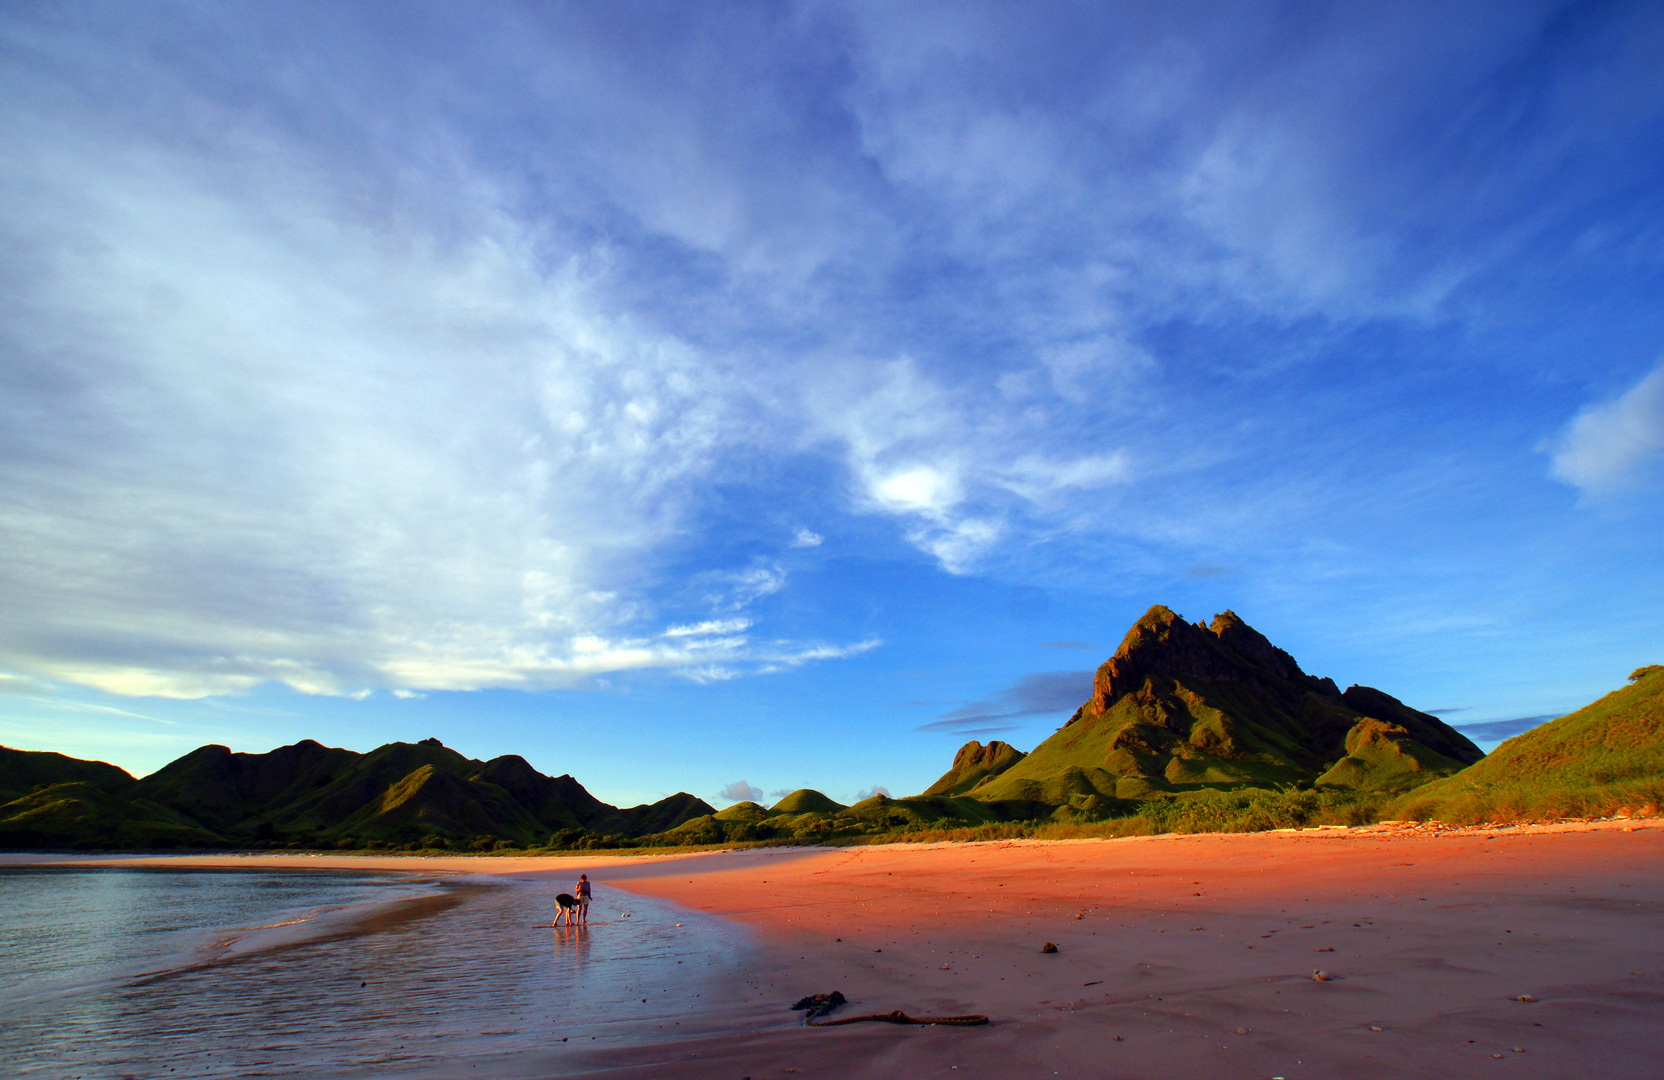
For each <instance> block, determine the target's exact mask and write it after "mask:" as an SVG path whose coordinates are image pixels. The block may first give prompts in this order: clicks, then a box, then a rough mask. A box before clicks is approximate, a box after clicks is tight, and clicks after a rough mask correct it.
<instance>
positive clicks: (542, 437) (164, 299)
mask: <svg viewBox="0 0 1664 1080" xmlns="http://www.w3.org/2000/svg"><path fill="white" fill-rule="evenodd" d="M193 108H200V109H202V110H206V111H207V112H208V113H209V115H207V116H206V117H204V116H198V117H196V119H197V120H198V121H199V122H201V123H203V124H204V126H207V127H220V128H223V129H224V130H225V131H227V132H228V133H229V134H228V138H227V142H228V143H230V144H232V145H233V148H234V150H233V151H226V152H225V153H223V154H217V155H216V154H210V153H207V152H204V151H199V150H196V149H194V148H168V147H166V146H164V145H162V144H160V143H157V142H153V141H147V140H146V139H145V138H143V137H142V134H143V133H129V134H124V133H118V132H113V131H108V130H98V129H96V126H89V127H83V128H82V129H80V130H79V131H71V132H69V133H67V134H66V133H65V132H64V131H62V130H58V129H56V128H53V127H51V126H50V125H43V124H41V123H38V122H37V121H36V120H35V118H33V117H31V116H30V115H29V113H28V111H27V110H26V109H24V108H14V109H13V110H11V111H10V112H8V113H6V114H4V115H0V133H3V134H4V136H5V137H6V142H7V144H8V153H7V155H6V156H5V161H4V163H0V187H3V188H4V190H5V191H7V192H8V193H9V194H8V195H7V196H6V198H4V199H3V200H0V237H3V239H4V240H5V242H6V244H7V245H9V247H10V249H11V250H12V251H13V252H15V253H17V255H16V257H15V258H14V260H13V261H12V262H11V263H9V264H8V266H9V268H10V275H9V277H8V284H9V288H8V289H7V290H6V292H7V294H8V295H7V296H6V298H5V299H4V300H3V301H0V303H3V304H4V311H5V319H4V325H3V327H0V347H3V348H4V349H5V350H6V352H7V354H8V356H9V357H10V358H11V360H10V362H11V363H12V364H13V365H14V367H13V369H12V370H13V371H14V372H23V371H29V370H35V371H39V372H49V373H51V374H50V376H49V377H46V378H41V379H39V380H36V381H34V382H27V381H25V382H21V383H14V387H13V392H12V393H10V394H9V395H7V396H6V400H4V401H0V427H4V428H6V429H8V430H9V435H8V436H7V444H6V445H5V446H3V447H0V450H4V451H5V452H4V453H3V454H0V481H3V483H4V485H5V487H6V489H7V491H8V495H9V498H8V500H7V501H6V503H5V504H4V506H3V507H0V536H3V537H4V540H5V547H6V549H7V551H8V558H7V559H6V560H4V561H3V562H0V592H4V594H5V595H7V597H8V603H7V605H6V607H7V610H6V613H5V615H4V616H3V617H0V664H3V665H5V666H6V667H8V668H10V669H12V670H14V671H17V672H32V673H35V674H39V675H43V676H45V677H47V678H50V679H58V680H62V681H66V682H74V683H79V684H83V685H87V686H93V687H97V688H99V689H102V690H105V691H108V692H111V693H116V694H124V695H142V696H159V697H178V698H195V697H203V696H212V695H224V694H235V693H239V692H243V691H246V690H249V689H251V688H252V687H254V686H256V685H258V684H259V683H261V682H265V681H275V682H281V683H284V684H287V685H289V686H291V687H293V688H295V689H297V690H300V691H302V692H306V693H321V694H362V693H364V692H365V691H366V690H367V689H370V688H387V689H391V690H395V691H398V692H401V693H406V694H414V693H420V692H421V691H423V690H430V689H432V690H438V689H474V688H479V687H485V686H515V687H526V688H537V687H546V686H561V685H570V684H572V683H574V682H577V681H581V680H584V679H587V678H590V677H593V676H594V675H596V674H603V673H609V672H619V671H627V670H635V669H642V668H663V669H667V670H672V671H677V670H682V671H690V672H698V673H700V674H699V677H701V678H718V677H723V676H725V675H726V674H729V673H732V672H734V671H737V670H744V669H747V668H754V667H755V666H757V665H758V664H769V665H773V664H777V663H780V662H785V663H793V662H805V661H806V659H807V658H810V657H812V656H816V655H827V656H831V655H839V653H838V652H837V649H836V648H835V647H834V648H833V649H832V651H830V652H826V651H824V650H825V649H826V647H825V646H822V645H820V644H816V643H809V644H802V645H800V646H798V647H796V648H795V651H794V649H792V648H782V647H777V646H770V647H769V648H768V649H767V650H766V653H767V655H766V657H765V658H764V659H761V660H753V659H752V658H751V657H750V655H749V654H748V653H747V651H746V647H745V646H746V642H745V639H744V638H743V637H738V636H735V635H737V634H739V633H740V632H741V631H742V630H743V629H745V628H746V627H748V626H749V625H750V622H749V620H740V619H726V620H715V621H711V622H707V623H702V624H693V625H684V626H674V627H671V628H670V629H669V631H667V632H665V633H663V635H662V637H661V638H660V639H659V640H654V639H653V638H652V636H651V635H650V634H648V635H647V636H643V634H642V633H641V632H640V630H639V629H638V628H640V627H641V626H642V625H643V624H644V623H648V624H650V623H651V621H652V612H651V608H650V606H647V605H646V604H645V603H644V598H643V597H642V595H641V594H640V592H639V591H637V590H635V589H634V587H633V584H632V583H633V581H634V580H635V579H636V578H637V577H638V576H639V575H640V569H641V566H642V565H643V562H644V561H650V560H651V559H652V558H653V557H654V553H655V552H656V551H657V550H658V549H659V547H660V546H661V545H663V544H664V543H665V542H667V541H668V540H669V539H670V538H672V537H674V536H676V535H678V534H679V532H680V531H681V530H682V529H684V528H685V517H686V513H687V508H688V507H689V506H690V505H692V504H693V503H694V502H696V501H697V500H698V499H699V498H700V497H701V494H700V493H701V490H702V485H703V484H704V483H705V482H706V480H707V478H708V477H709V476H710V474H711V473H712V471H713V469H715V468H716V467H717V466H718V463H719V462H721V461H722V460H723V459H724V457H725V455H730V454H733V453H736V452H742V451H745V450H746V449H747V448H748V447H749V446H750V445H751V443H750V440H751V435H750V434H748V433H749V432H752V431H756V430H758V429H757V425H756V424H754V423H752V422H750V419H749V418H750V417H751V416H752V415H753V413H754V411H755V405H754V403H753V402H752V400H751V398H750V396H749V391H748V389H747V387H746V386H745V384H744V383H743V382H741V381H737V380H734V379H733V378H731V377H730V375H731V373H730V372H729V371H728V369H727V368H725V367H724V364H723V363H722V362H719V361H718V360H716V359H715V358H713V357H711V356H709V355H706V354H705V353H703V352H701V351H700V350H698V349H696V348H694V347H692V346H690V345H688V344H686V343H685V342H683V341H681V340H679V339H677V338H675V337H673V336H670V335H667V334H665V333H662V332H658V331H655V330H652V329H649V328H647V327H645V326H643V325H641V324H640V323H639V322H638V321H636V320H635V319H633V318H631V317H630V316H629V315H627V314H623V313H622V312H621V311H620V310H618V309H617V308H616V306H614V305H611V304H610V303H609V302H608V300H607V298H606V281H607V275H608V274H609V273H611V269H610V268H611V262H610V256H609V255H608V253H607V252H606V250H605V249H581V248H571V247H568V246H562V244H560V243H557V242H556V241H555V240H554V239H552V238H551V237H550V236H549V235H547V233H546V232H545V231H544V230H542V229H541V228H540V227H539V226H537V225H535V224H530V223H527V222H525V221H523V220H521V219H519V218H518V217H516V216H515V215H514V214H512V213H510V212H509V211H508V210H507V209H506V208H505V206H504V204H503V202H502V201H501V196H500V194H499V193H498V192H497V191H495V190H494V189H493V187H492V186H491V184H490V183H489V182H487V181H486V180H485V178H484V177H483V176H481V175H479V174H473V173H467V172H463V173H459V174H458V175H456V176H454V177H452V178H451V180H452V183H453V190H454V191H455V192H461V193H463V197H462V198H460V199H458V200H456V201H454V202H453V203H452V204H451V205H449V206H448V212H449V213H450V214H452V215H453V217H454V219H455V220H456V224H457V227H456V228H455V229H453V230H452V231H451V232H449V233H441V232H438V231H435V230H434V229H432V228H430V227H428V225H425V224H423V223H422V222H420V221H418V220H411V219H407V218H405V217H401V216H400V215H397V214H393V215H385V214H370V215H366V214H365V213H364V212H363V208H362V207H360V206H359V205H357V203H356V202H355V200H354V194H353V192H352V191H351V190H350V188H351V183H352V182H353V181H355V180H362V179H363V178H362V177H355V176H354V175H353V174H352V172H351V163H326V162H323V161H319V160H315V159H314V157H313V152H312V149H311V148H307V147H303V146H301V145H298V144H295V143H291V142H286V141H284V140H283V139H282V137H281V136H279V135H277V134H274V133H272V132H267V131H263V130H260V129H258V128H257V127H255V126H252V125H251V124H250V123H249V121H248V119H247V118H246V117H245V116H241V115H237V114H229V113H227V114H214V113H213V110H212V109H211V107H210V106H207V105H204V104H203V103H201V102H195V103H193ZM239 155H241V156H239ZM457 167H458V168H460V166H457ZM337 172H339V173H340V174H341V175H340V176H339V177H336V176H335V175H334V174H335V173H337ZM325 177H331V178H332V179H338V180H339V181H340V183H339V185H338V186H331V184H330V183H326V182H325V179H324V178H325ZM19 266H24V267H27V268H28V272H27V273H23V274H19V273H17V268H18V267H19ZM762 437H767V433H766V431H764V432H762ZM709 581H710V583H711V584H712V585H713V586H714V587H715V588H716V591H717V592H719V593H720V605H719V606H720V607H721V608H722V609H725V610H730V611H731V610H737V609H739V608H741V607H744V606H745V605H747V604H750V603H752V602H754V601H755V600H757V599H759V598H761V597H763V596H767V595H769V594H771V593H773V592H777V591H778V590H780V589H781V588H783V587H784V586H785V583H786V574H785V572H784V571H783V570H782V569H781V568H780V567H778V566H775V565H773V564H769V563H762V562H759V563H757V564H754V565H752V566H750V567H747V568H744V569H741V570H737V571H729V572H714V573H712V574H710V575H709ZM632 630H635V631H636V632H632ZM848 648H851V649H854V650H856V651H859V650H860V646H850V647H848ZM849 654H851V653H844V654H843V655H849ZM713 656H714V657H715V658H716V659H720V660H721V661H722V663H720V664H718V663H715V662H713ZM735 665H740V666H739V667H735Z"/></svg>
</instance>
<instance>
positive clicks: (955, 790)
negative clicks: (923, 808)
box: [925, 739, 1027, 795]
mask: <svg viewBox="0 0 1664 1080" xmlns="http://www.w3.org/2000/svg"><path fill="white" fill-rule="evenodd" d="M1026 756H1027V755H1025V754H1024V753H1023V752H1022V751H1021V750H1018V749H1017V748H1016V747H1014V746H1012V745H1011V744H1009V743H1003V742H1000V741H999V740H998V739H995V740H993V741H991V742H990V743H989V744H988V745H987V746H983V745H982V744H981V743H979V742H977V741H976V740H975V739H973V740H971V741H970V742H968V743H966V744H965V745H964V746H961V747H960V748H959V753H957V754H955V755H954V756H953V767H952V768H951V769H949V770H948V771H947V772H945V773H943V774H942V778H941V779H940V780H938V781H936V782H935V783H934V784H932V785H930V787H929V788H928V789H926V790H925V794H926V795H962V794H964V793H965V792H967V791H969V790H971V789H972V788H974V787H976V786H977V785H978V784H980V783H982V782H983V781H984V780H987V779H988V778H989V777H992V776H998V775H999V774H1000V773H1002V772H1004V771H1005V770H1007V769H1009V768H1011V766H1013V765H1015V764H1017V762H1019V761H1021V760H1023V758H1024V757H1026Z"/></svg>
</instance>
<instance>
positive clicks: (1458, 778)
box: [1386, 664, 1664, 823]
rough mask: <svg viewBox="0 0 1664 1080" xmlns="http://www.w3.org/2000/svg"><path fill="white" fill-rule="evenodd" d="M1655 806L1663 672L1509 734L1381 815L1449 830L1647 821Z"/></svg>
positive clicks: (1663, 725)
mask: <svg viewBox="0 0 1664 1080" xmlns="http://www.w3.org/2000/svg"><path fill="white" fill-rule="evenodd" d="M1660 804H1664V667H1661V666H1659V665H1656V664H1654V665H1652V666H1650V667H1644V668H1641V669H1639V670H1637V671H1636V672H1634V673H1633V674H1632V675H1630V683H1629V685H1628V686H1625V687H1623V688H1622V689H1619V690H1614V691H1612V692H1611V693H1610V694H1607V695H1606V696H1605V697H1603V698H1601V699H1600V700H1599V701H1596V702H1593V703H1591V704H1589V705H1585V706H1584V707H1583V708H1581V709H1579V710H1577V711H1576V712H1574V713H1570V714H1568V715H1566V716H1562V717H1561V718H1560V719H1558V720H1551V721H1549V722H1548V723H1546V724H1543V725H1541V726H1539V727H1535V728H1532V729H1531V730H1530V731H1527V732H1525V733H1524V734H1522V735H1516V736H1514V737H1513V738H1512V739H1509V740H1508V741H1507V742H1505V743H1503V744H1502V745H1501V746H1498V747H1497V748H1496V749H1495V750H1493V751H1492V752H1491V754H1490V756H1489V757H1487V758H1486V759H1485V760H1484V761H1481V762H1480V763H1479V764H1477V765H1474V766H1472V767H1471V768H1468V769H1465V770H1463V771H1462V772H1460V773H1458V774H1457V775H1455V776H1452V777H1450V778H1448V779H1445V780H1440V781H1438V782H1437V783H1433V784H1428V785H1427V786H1426V787H1423V788H1418V789H1417V790H1416V791H1414V792H1412V793H1410V794H1409V795H1407V796H1405V797H1404V798H1403V799H1401V800H1400V801H1399V802H1397V803H1396V804H1394V805H1393V806H1390V807H1388V808H1387V811H1386V813H1387V815H1388V816H1396V817H1407V818H1420V819H1427V818H1437V819H1439V820H1442V821H1451V822H1467V823H1472V822H1480V821H1512V820H1520V819H1535V818H1554V817H1565V816H1585V815H1599V814H1607V813H1611V812H1613V811H1618V810H1628V811H1630V812H1633V813H1647V814H1656V813H1658V808H1659V806H1660Z"/></svg>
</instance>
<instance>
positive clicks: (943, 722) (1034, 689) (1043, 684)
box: [917, 671, 1092, 735]
mask: <svg viewBox="0 0 1664 1080" xmlns="http://www.w3.org/2000/svg"><path fill="white" fill-rule="evenodd" d="M1091 693H1092V673H1091V672H1090V671H1039V672H1035V673H1033V674H1030V675H1024V676H1023V677H1022V678H1020V679H1018V680H1017V681H1016V682H1015V683H1013V684H1012V685H1010V686H1008V687H1006V688H1005V689H1003V690H1001V691H999V692H997V693H996V694H994V695H993V696H992V697H991V698H988V699H986V700H983V701H973V702H970V703H969V704H967V705H961V706H960V707H959V708H957V709H954V710H953V711H951V712H947V713H943V714H942V717H941V719H939V720H934V721H932V722H930V723H928V724H922V725H920V726H919V727H918V729H917V730H919V731H951V732H956V733H958V734H962V735H972V734H976V735H991V734H998V733H1000V732H1004V731H1015V730H1017V728H1018V727H1019V726H1020V725H1019V724H1017V723H1015V721H1019V720H1024V719H1026V718H1028V717H1030V716H1045V715H1056V716H1062V717H1067V715H1068V714H1069V713H1071V712H1073V711H1074V710H1075V709H1076V708H1077V707H1078V706H1079V705H1080V704H1081V703H1082V702H1084V701H1085V700H1086V699H1087V698H1088V697H1089V696H1090V695H1091Z"/></svg>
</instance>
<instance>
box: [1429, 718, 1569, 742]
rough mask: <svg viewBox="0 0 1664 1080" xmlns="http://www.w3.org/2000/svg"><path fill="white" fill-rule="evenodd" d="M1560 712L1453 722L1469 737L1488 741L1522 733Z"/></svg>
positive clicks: (1457, 728)
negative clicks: (1513, 717)
mask: <svg viewBox="0 0 1664 1080" xmlns="http://www.w3.org/2000/svg"><path fill="white" fill-rule="evenodd" d="M1562 715H1564V714H1562V713H1545V714H1544V715H1542V716H1521V717H1516V718H1515V719H1513V720H1487V721H1484V722H1483V723H1478V724H1455V725H1453V726H1454V727H1455V728H1456V730H1457V731H1460V732H1461V733H1462V734H1464V735H1466V736H1467V737H1468V738H1470V739H1478V740H1480V741H1481V742H1490V741H1492V740H1493V739H1511V738H1513V737H1514V736H1515V735H1522V734H1524V733H1525V732H1527V731H1530V730H1531V729H1532V728H1534V727H1537V726H1538V725H1539V724H1546V723H1548V722H1549V721H1550V720H1558V719H1560V717H1561V716H1562Z"/></svg>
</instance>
